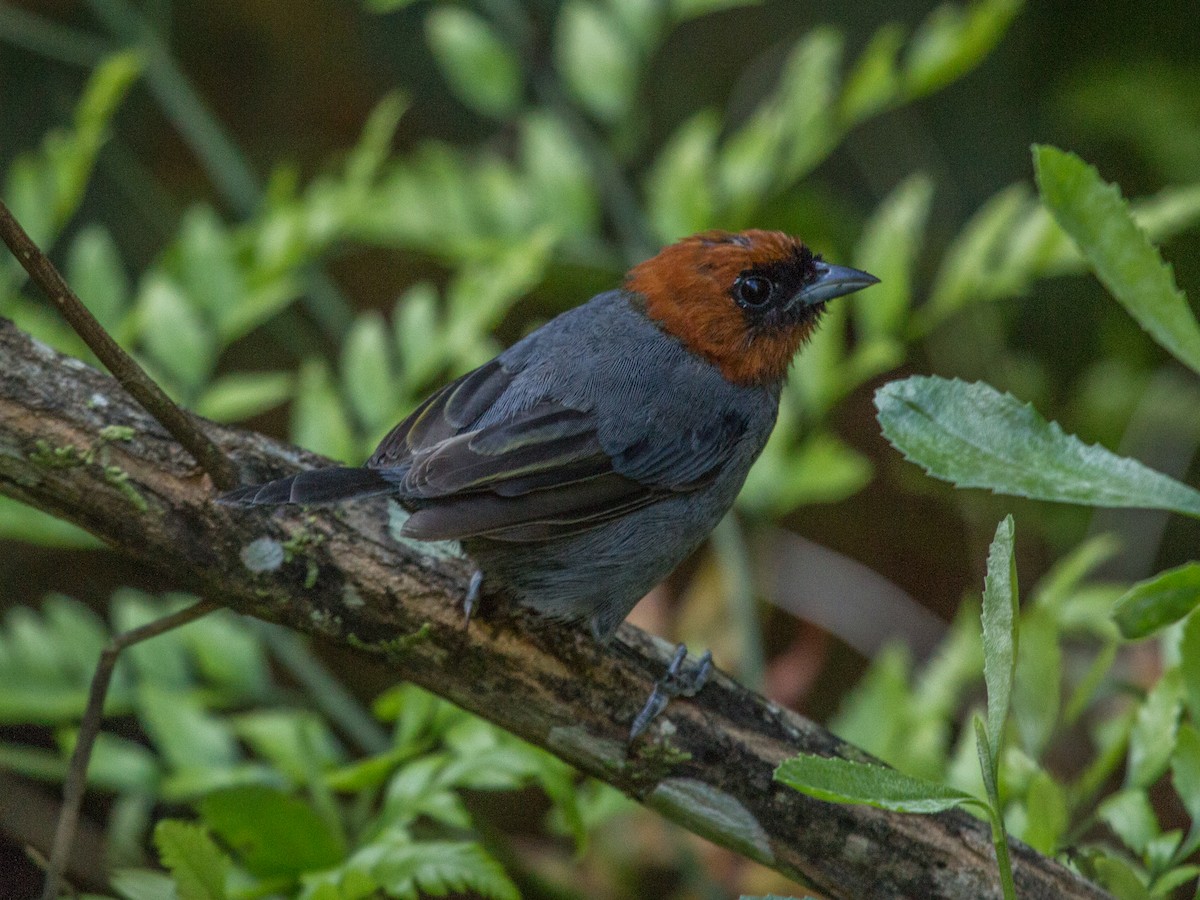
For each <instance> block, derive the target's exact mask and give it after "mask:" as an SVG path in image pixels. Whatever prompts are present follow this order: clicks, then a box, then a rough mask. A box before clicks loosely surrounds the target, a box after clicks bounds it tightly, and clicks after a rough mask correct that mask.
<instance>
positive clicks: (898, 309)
mask: <svg viewBox="0 0 1200 900" xmlns="http://www.w3.org/2000/svg"><path fill="white" fill-rule="evenodd" d="M932 198H933V181H932V180H930V178H929V176H927V175H912V176H910V177H909V178H907V179H906V180H904V181H902V182H901V183H900V184H899V185H897V186H896V188H895V189H894V190H893V191H892V192H891V193H890V194H888V196H887V197H886V198H884V200H883V202H882V203H880V204H879V207H878V208H877V209H876V210H875V214H874V215H873V216H872V217H871V220H870V221H869V222H868V223H867V227H866V228H864V229H863V233H862V237H861V238H860V239H859V242H858V247H857V248H856V249H855V252H854V265H855V266H857V267H858V268H860V269H863V270H865V271H867V272H870V273H871V274H872V275H874V276H875V277H877V278H878V279H879V280H880V283H879V284H878V285H877V286H876V288H875V290H873V291H871V292H870V293H869V294H867V295H865V296H861V297H855V298H854V319H855V322H856V323H858V324H860V325H861V327H862V329H863V331H864V333H865V334H866V335H867V336H868V337H886V336H896V335H898V334H899V331H900V328H901V326H902V325H903V324H904V322H905V320H906V317H907V315H908V310H909V307H910V305H911V303H912V275H913V268H914V266H915V265H916V261H917V254H918V253H919V252H920V249H921V239H922V237H923V236H924V232H925V222H926V220H927V219H928V217H929V203H930V200H931V199H932Z"/></svg>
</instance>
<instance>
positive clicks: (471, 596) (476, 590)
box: [462, 569, 483, 629]
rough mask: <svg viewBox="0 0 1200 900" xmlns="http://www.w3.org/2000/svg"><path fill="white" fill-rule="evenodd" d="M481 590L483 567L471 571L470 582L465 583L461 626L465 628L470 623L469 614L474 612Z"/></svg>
mask: <svg viewBox="0 0 1200 900" xmlns="http://www.w3.org/2000/svg"><path fill="white" fill-rule="evenodd" d="M482 592H483V569H476V570H475V571H474V572H472V573H471V582H470V584H468V585H467V593H466V596H465V597H463V603H462V607H463V614H464V615H463V628H464V629H466V628H467V627H468V626H469V625H470V624H471V616H472V615H474V614H475V607H476V606H478V605H479V597H480V594H481V593H482Z"/></svg>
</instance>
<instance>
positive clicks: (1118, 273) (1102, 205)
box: [1033, 146, 1200, 372]
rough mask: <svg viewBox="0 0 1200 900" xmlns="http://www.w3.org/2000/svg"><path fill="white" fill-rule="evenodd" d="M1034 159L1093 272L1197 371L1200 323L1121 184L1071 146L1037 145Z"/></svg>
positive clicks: (1047, 194)
mask: <svg viewBox="0 0 1200 900" xmlns="http://www.w3.org/2000/svg"><path fill="white" fill-rule="evenodd" d="M1033 161H1034V168H1035V170H1036V173H1037V182H1038V189H1039V190H1040V191H1041V194H1042V202H1043V203H1045V204H1046V206H1047V207H1048V208H1049V209H1050V212H1051V214H1052V215H1053V216H1054V218H1055V220H1056V221H1057V222H1058V224H1059V225H1061V226H1062V228H1063V230H1064V231H1066V232H1067V233H1068V234H1069V235H1070V236H1071V237H1072V238H1074V240H1075V243H1076V244H1078V245H1079V249H1080V250H1082V251H1083V254H1084V256H1086V257H1087V259H1088V262H1089V264H1090V265H1091V268H1092V270H1093V271H1094V272H1095V273H1096V277H1097V278H1099V279H1100V281H1101V282H1103V284H1104V286H1105V287H1106V288H1108V290H1109V291H1110V292H1111V293H1112V295H1113V296H1114V297H1115V298H1116V299H1117V301H1118V302H1120V303H1121V305H1122V306H1124V307H1125V309H1126V310H1127V311H1128V312H1129V314H1130V315H1131V316H1133V318H1134V319H1136V320H1137V322H1138V324H1139V325H1141V326H1142V327H1143V328H1144V329H1146V331H1147V332H1149V333H1150V335H1151V336H1152V337H1153V338H1154V339H1155V340H1156V341H1157V342H1158V343H1159V344H1161V345H1162V346H1163V347H1164V348H1166V349H1167V350H1168V351H1170V352H1171V353H1172V354H1173V355H1174V356H1175V358H1176V359H1178V360H1179V361H1180V362H1182V363H1184V364H1185V365H1187V366H1189V367H1190V368H1191V369H1192V370H1193V371H1195V372H1200V324H1198V323H1197V321H1196V316H1195V314H1194V313H1193V312H1192V310H1191V308H1190V307H1189V306H1188V303H1187V298H1186V297H1184V295H1183V293H1182V292H1181V291H1180V290H1179V289H1178V288H1177V287H1176V286H1175V276H1174V274H1173V272H1172V270H1171V267H1170V266H1168V265H1166V264H1165V263H1164V262H1163V260H1162V257H1161V256H1160V255H1159V253H1158V251H1157V250H1156V249H1155V248H1154V245H1153V244H1151V243H1150V240H1149V239H1148V238H1147V237H1146V235H1145V233H1144V232H1143V231H1142V230H1141V229H1140V228H1138V226H1137V224H1136V223H1135V222H1134V221H1133V218H1132V216H1131V215H1130V212H1129V206H1128V205H1127V204H1126V203H1125V201H1124V200H1123V199H1122V197H1121V193H1120V190H1119V189H1118V188H1117V187H1116V186H1115V185H1111V184H1108V183H1106V182H1105V181H1103V180H1102V179H1101V178H1100V175H1099V174H1098V173H1097V172H1096V170H1095V168H1093V167H1092V166H1089V165H1088V164H1087V163H1085V162H1084V161H1083V160H1081V159H1080V158H1079V157H1077V156H1075V155H1074V154H1072V153H1064V152H1063V151H1061V150H1058V149H1056V148H1054V147H1046V146H1035V147H1034V149H1033Z"/></svg>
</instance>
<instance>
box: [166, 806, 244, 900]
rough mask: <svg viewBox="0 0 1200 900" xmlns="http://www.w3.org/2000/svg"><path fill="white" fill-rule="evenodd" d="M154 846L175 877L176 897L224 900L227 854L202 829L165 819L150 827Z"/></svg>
mask: <svg viewBox="0 0 1200 900" xmlns="http://www.w3.org/2000/svg"><path fill="white" fill-rule="evenodd" d="M154 845H155V846H156V847H157V848H158V854H159V856H160V857H161V858H162V861H163V865H165V866H166V867H167V868H168V869H169V870H170V872H171V876H172V877H173V878H174V879H175V885H176V888H177V890H178V891H179V898H180V900H225V898H226V896H227V894H226V893H225V879H226V877H227V875H228V872H229V857H227V856H226V855H225V854H224V853H222V852H221V850H220V848H219V847H217V845H216V844H214V843H213V840H212V838H210V837H209V836H208V832H206V831H205V830H204V829H203V828H201V827H200V826H199V825H191V824H188V823H187V822H178V821H175V820H172V819H165V820H163V821H162V822H159V823H158V825H157V826H156V827H155V829H154Z"/></svg>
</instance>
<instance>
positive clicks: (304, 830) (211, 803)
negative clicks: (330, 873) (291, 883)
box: [200, 785, 345, 878]
mask: <svg viewBox="0 0 1200 900" xmlns="http://www.w3.org/2000/svg"><path fill="white" fill-rule="evenodd" d="M200 814H201V816H203V818H204V821H205V823H206V824H207V825H208V827H209V828H211V829H212V831H213V833H214V834H216V835H217V836H218V837H220V838H221V840H222V841H224V842H225V843H226V844H227V845H228V846H229V847H230V849H232V850H233V852H234V853H235V854H237V857H238V859H239V860H240V861H241V862H242V864H243V865H245V866H246V868H247V869H248V870H249V871H250V872H251V873H252V874H254V875H257V876H259V877H261V878H270V877H272V876H280V875H288V876H299V875H300V874H302V873H304V872H308V871H315V870H319V869H325V868H328V867H329V866H332V865H334V864H336V863H337V862H338V860H340V859H341V858H342V856H343V854H344V853H345V845H344V843H343V841H342V838H341V836H340V835H339V834H338V833H337V832H336V831H335V830H334V829H333V828H331V827H330V826H329V824H328V823H327V822H326V821H325V819H324V818H322V817H321V816H320V815H319V814H318V813H317V811H316V810H314V809H313V808H312V807H311V806H309V805H308V804H307V803H305V802H304V801H303V800H300V799H298V798H296V797H292V796H291V795H289V794H287V793H285V792H284V791H281V790H277V789H275V788H270V787H265V786H262V785H247V786H245V787H236V788H231V789H230V790H226V791H219V792H218V793H215V794H210V795H209V796H207V797H205V798H204V799H203V800H202V801H201V802H200Z"/></svg>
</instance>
